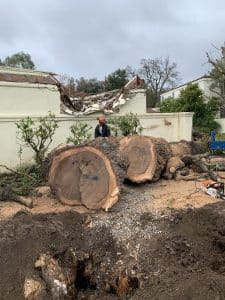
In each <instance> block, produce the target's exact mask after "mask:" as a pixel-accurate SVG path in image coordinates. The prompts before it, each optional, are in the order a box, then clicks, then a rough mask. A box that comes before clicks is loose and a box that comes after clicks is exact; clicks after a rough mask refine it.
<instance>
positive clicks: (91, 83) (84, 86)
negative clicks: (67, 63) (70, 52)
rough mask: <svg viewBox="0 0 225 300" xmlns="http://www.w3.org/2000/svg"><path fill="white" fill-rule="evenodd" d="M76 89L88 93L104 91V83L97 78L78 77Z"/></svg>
mask: <svg viewBox="0 0 225 300" xmlns="http://www.w3.org/2000/svg"><path fill="white" fill-rule="evenodd" d="M76 84H77V91H78V92H85V93H88V94H96V93H101V92H103V91H104V83H103V82H102V81H100V80H98V79H97V78H91V79H85V78H84V77H80V78H79V79H77V80H76Z"/></svg>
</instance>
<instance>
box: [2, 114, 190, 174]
mask: <svg viewBox="0 0 225 300" xmlns="http://www.w3.org/2000/svg"><path fill="white" fill-rule="evenodd" d="M192 116H193V114H192V113H166V114H158V113H153V114H145V115H140V116H138V117H139V118H140V121H141V125H142V126H143V127H144V131H143V133H142V134H143V135H149V136H155V137H163V138H165V139H166V140H168V141H169V142H178V141H180V140H182V139H184V140H191V132H192ZM22 117H25V116H15V115H14V116H7V117H6V116H3V115H0V140H1V141H2V143H1V148H0V164H4V165H7V166H8V167H11V168H15V167H16V166H18V165H19V164H20V159H19V156H18V152H19V147H20V146H19V143H20V142H19V140H18V139H17V128H16V125H15V123H16V122H18V121H19V120H20V119H21V118H22ZM31 117H32V116H31ZM32 118H33V120H36V121H37V116H33V117H32ZM77 120H80V121H82V122H87V123H89V124H90V125H91V126H92V134H93V133H94V128H95V126H96V124H97V120H96V117H94V116H89V117H80V118H74V117H70V116H68V115H65V116H63V115H58V116H57V121H58V122H59V128H58V129H57V130H56V134H55V136H54V140H53V143H52V145H51V148H53V147H55V146H56V145H58V144H60V143H65V142H66V138H67V137H68V136H69V135H70V130H69V127H70V126H71V125H72V124H73V123H74V121H77ZM23 149H24V150H23V154H22V161H21V162H22V163H29V162H31V161H32V152H31V151H30V150H29V149H28V148H23ZM0 170H1V171H3V169H0Z"/></svg>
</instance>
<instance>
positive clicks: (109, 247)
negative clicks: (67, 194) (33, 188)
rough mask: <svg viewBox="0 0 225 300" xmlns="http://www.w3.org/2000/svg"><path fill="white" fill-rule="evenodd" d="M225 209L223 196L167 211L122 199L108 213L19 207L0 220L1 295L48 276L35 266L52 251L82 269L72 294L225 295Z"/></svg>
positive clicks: (17, 293)
mask: <svg viewBox="0 0 225 300" xmlns="http://www.w3.org/2000/svg"><path fill="white" fill-rule="evenodd" d="M132 195H133V199H132V201H134V202H135V201H138V199H137V198H136V197H137V194H135V192H134V191H133V194H132ZM132 195H131V194H129V195H128V196H129V198H131V196H132ZM142 201H144V200H143V199H142ZM125 204H126V202H124V203H121V204H120V205H125ZM134 207H136V205H134ZM224 211H225V203H224V202H220V203H216V204H213V205H208V206H205V207H203V208H199V209H187V210H179V211H174V212H173V213H172V214H167V215H163V216H156V215H153V214H151V213H150V212H143V211H142V212H138V213H137V214H135V213H134V211H132V213H130V211H129V207H128V208H127V209H126V211H123V212H121V206H119V205H118V206H117V205H116V206H115V209H114V210H113V211H112V212H111V213H108V214H103V215H101V214H97V215H86V214H84V215H80V214H78V213H76V212H62V213H59V214H42V215H31V214H30V213H28V212H19V213H17V214H16V215H15V216H14V217H13V218H11V219H9V220H6V221H2V222H1V223H0V232H1V236H0V241H1V242H0V266H1V276H0V291H1V297H0V299H9V300H10V299H18V300H19V299H24V297H23V284H24V280H25V277H26V276H31V277H36V278H37V277H41V272H40V271H39V270H38V269H35V268H34V264H35V261H36V260H37V258H38V257H39V255H40V254H41V253H47V252H48V253H50V254H51V255H52V256H53V257H54V258H56V259H57V260H58V261H59V263H60V265H61V266H62V267H67V268H70V269H73V268H74V272H76V280H75V282H74V285H73V288H74V295H73V298H72V296H71V298H69V297H68V298H67V299H104V300H105V299H133V300H137V299H160V300H161V299H177V300H178V299H179V300H180V299H181V300H183V299H184V300H186V299H198V300H199V299H202V300H203V299H204V300H207V299H213V300H215V299H220V300H221V299H225V215H224V214H225V212H224ZM126 215H128V216H129V218H127V217H126ZM71 247H72V248H73V249H74V250H75V253H76V255H77V264H76V270H75V267H74V265H73V263H72V262H71V258H70V257H69V254H68V249H69V248H71ZM87 266H88V270H89V271H88V274H87V271H84V270H86V267H87ZM44 299H51V298H50V295H49V294H47V295H46V298H44Z"/></svg>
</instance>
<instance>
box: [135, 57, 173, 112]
mask: <svg viewBox="0 0 225 300" xmlns="http://www.w3.org/2000/svg"><path fill="white" fill-rule="evenodd" d="M139 73H140V75H141V76H142V77H143V79H144V80H145V83H146V86H147V90H148V92H147V105H149V104H151V105H152V107H155V106H156V105H157V104H159V101H160V94H161V93H162V92H164V91H165V90H167V89H169V88H171V87H174V86H175V85H176V84H177V82H178V79H179V73H178V71H177V65H176V64H175V63H172V62H170V58H169V57H167V58H166V59H162V58H155V59H142V60H141V62H140V69H139ZM148 97H149V99H148Z"/></svg>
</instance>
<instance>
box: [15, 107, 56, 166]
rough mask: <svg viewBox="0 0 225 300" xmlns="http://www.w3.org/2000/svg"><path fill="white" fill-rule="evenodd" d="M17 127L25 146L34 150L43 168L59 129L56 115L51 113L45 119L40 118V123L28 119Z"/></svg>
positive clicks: (23, 120) (20, 122)
mask: <svg viewBox="0 0 225 300" xmlns="http://www.w3.org/2000/svg"><path fill="white" fill-rule="evenodd" d="M16 126H17V128H18V137H19V139H20V140H21V141H22V142H23V143H24V144H23V146H26V147H29V148H31V149H32V151H33V152H34V160H35V162H36V163H37V165H38V166H41V165H42V163H43V161H44V159H45V155H46V153H47V151H48V149H49V146H50V144H51V143H52V138H53V135H54V133H55V130H56V128H58V124H57V122H56V119H55V115H54V114H53V113H49V114H48V115H47V116H45V117H40V118H39V119H38V123H35V122H34V121H33V120H32V119H31V118H30V117H27V118H24V119H22V120H20V121H19V122H18V123H16Z"/></svg>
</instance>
